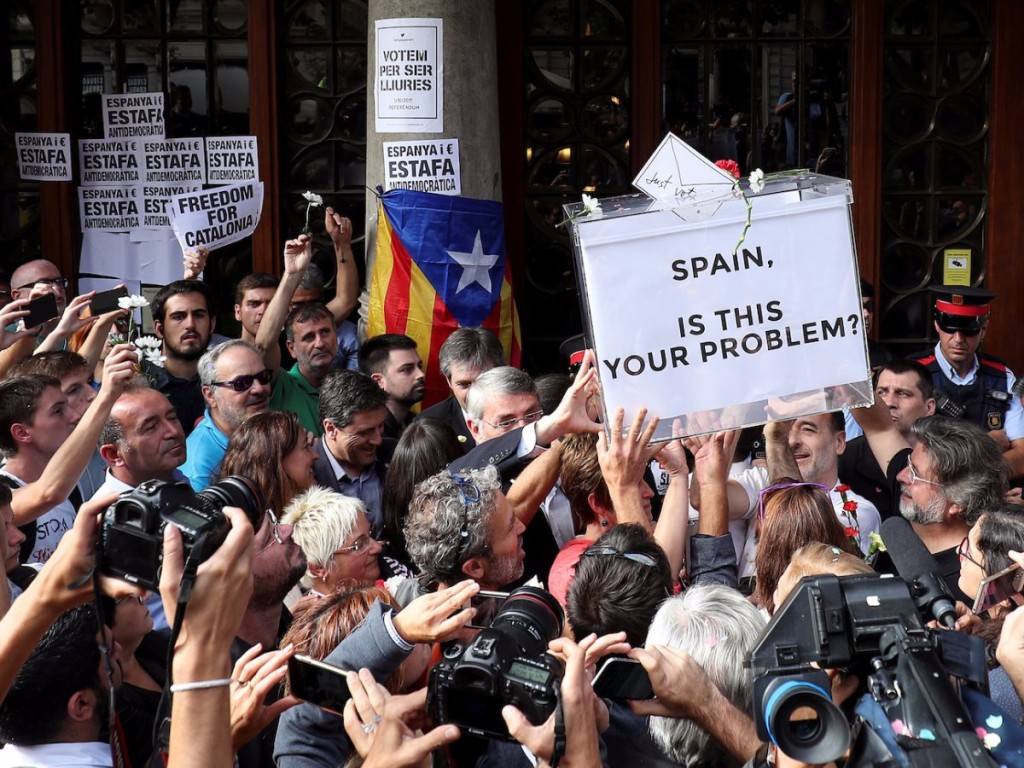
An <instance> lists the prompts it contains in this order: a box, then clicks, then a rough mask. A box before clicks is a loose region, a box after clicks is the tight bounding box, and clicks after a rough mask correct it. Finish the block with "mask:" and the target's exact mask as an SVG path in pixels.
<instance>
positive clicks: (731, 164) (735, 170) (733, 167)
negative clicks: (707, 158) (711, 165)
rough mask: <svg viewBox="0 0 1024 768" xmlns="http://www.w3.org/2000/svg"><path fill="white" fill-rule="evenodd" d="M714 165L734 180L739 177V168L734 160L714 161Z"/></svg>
mask: <svg viewBox="0 0 1024 768" xmlns="http://www.w3.org/2000/svg"><path fill="white" fill-rule="evenodd" d="M715 165H717V166H718V167H719V168H721V169H722V170H723V171H728V172H729V173H731V174H732V177H733V178H734V179H738V178H739V177H740V167H739V165H737V164H736V161H735V160H716V161H715Z"/></svg>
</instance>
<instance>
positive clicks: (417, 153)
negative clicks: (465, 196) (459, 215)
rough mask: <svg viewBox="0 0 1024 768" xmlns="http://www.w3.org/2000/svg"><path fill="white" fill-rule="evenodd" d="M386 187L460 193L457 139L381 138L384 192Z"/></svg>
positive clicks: (460, 181)
mask: <svg viewBox="0 0 1024 768" xmlns="http://www.w3.org/2000/svg"><path fill="white" fill-rule="evenodd" d="M389 189H415V190H418V191H419V192H435V193H437V194H441V195H461V194H462V172H461V170H460V168H459V140H458V139H437V140H436V141H385V142H384V191H385V192H387V191H388V190H389Z"/></svg>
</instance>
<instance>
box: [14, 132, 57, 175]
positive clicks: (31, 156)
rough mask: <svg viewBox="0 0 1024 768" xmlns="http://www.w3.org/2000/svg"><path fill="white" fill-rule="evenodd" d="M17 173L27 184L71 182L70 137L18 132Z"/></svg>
mask: <svg viewBox="0 0 1024 768" xmlns="http://www.w3.org/2000/svg"><path fill="white" fill-rule="evenodd" d="M14 142H15V146H16V147H17V150H18V174H19V175H20V177H21V178H22V180H24V181H71V135H70V134H68V133H16V134H14Z"/></svg>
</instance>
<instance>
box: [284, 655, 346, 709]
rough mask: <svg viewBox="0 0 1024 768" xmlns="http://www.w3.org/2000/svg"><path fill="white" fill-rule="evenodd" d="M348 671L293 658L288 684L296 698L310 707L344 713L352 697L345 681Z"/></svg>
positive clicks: (289, 665)
mask: <svg viewBox="0 0 1024 768" xmlns="http://www.w3.org/2000/svg"><path fill="white" fill-rule="evenodd" d="M346 674H347V670H344V669H342V668H341V667H336V666H334V665H333V664H328V663H326V662H323V661H317V660H316V659H311V658H309V656H292V657H291V658H290V659H288V683H289V687H290V688H291V692H292V695H293V696H297V697H298V698H300V699H302V700H303V701H308V702H309V703H310V704H316V705H317V706H318V707H323V708H324V709H329V710H331V711H332V712H335V713H336V714H339V715H341V714H344V712H345V704H346V703H347V702H348V700H349V699H350V698H352V694H351V693H349V690H348V683H347V682H346V681H345V675H346Z"/></svg>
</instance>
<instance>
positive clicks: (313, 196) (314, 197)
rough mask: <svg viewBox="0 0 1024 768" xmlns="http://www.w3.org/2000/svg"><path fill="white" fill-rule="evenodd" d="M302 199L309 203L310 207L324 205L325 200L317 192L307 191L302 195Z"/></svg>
mask: <svg viewBox="0 0 1024 768" xmlns="http://www.w3.org/2000/svg"><path fill="white" fill-rule="evenodd" d="M302 199H303V200H305V201H306V202H307V203H309V205H310V206H316V205H323V204H324V199H323V198H322V197H320V195H318V194H317V193H316V192H310V191H309V190H306V191H305V192H303V193H302Z"/></svg>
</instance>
